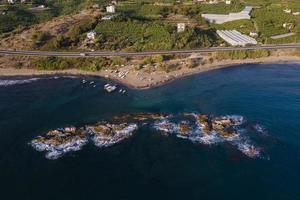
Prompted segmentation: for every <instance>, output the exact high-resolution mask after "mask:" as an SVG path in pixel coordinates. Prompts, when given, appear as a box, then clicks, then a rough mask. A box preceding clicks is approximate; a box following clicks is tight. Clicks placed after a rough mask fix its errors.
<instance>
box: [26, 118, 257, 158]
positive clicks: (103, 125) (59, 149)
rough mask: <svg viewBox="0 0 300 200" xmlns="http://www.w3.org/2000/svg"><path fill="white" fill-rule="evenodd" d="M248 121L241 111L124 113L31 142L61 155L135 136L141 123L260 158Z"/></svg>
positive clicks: (49, 153) (49, 155)
mask: <svg viewBox="0 0 300 200" xmlns="http://www.w3.org/2000/svg"><path fill="white" fill-rule="evenodd" d="M244 123H245V120H244V118H243V117H242V116H237V115H227V116H217V117H214V116H210V115H203V114H197V113H184V114H177V115H170V114H162V113H136V114H124V115H117V116H113V117H112V118H111V119H110V120H108V121H100V122H97V123H95V124H91V125H86V126H84V127H79V128H76V127H73V126H71V127H66V128H59V129H55V130H51V131H49V132H48V133H46V135H45V136H38V137H37V138H35V139H33V140H32V141H31V142H30V145H31V146H32V147H33V148H34V149H36V150H37V151H43V152H46V155H45V156H46V158H48V159H57V158H59V157H61V156H63V155H64V154H66V153H68V152H72V151H78V150H80V149H81V148H82V147H83V146H84V145H86V144H88V143H89V142H92V143H93V144H94V145H95V146H97V147H99V148H106V147H110V146H112V145H114V144H117V143H120V142H121V141H123V140H125V139H128V138H130V137H131V136H133V134H134V132H135V131H136V130H138V128H139V127H141V126H144V125H148V126H149V127H150V128H152V129H154V130H156V131H158V132H159V133H161V134H163V135H165V136H171V135H175V136H176V137H178V138H181V139H187V140H190V141H192V142H193V143H201V144H205V145H212V144H218V143H222V142H227V143H229V144H231V145H232V146H234V147H236V149H237V150H239V151H240V152H242V153H243V154H244V155H246V156H248V157H251V158H257V157H259V156H260V154H261V151H260V148H259V147H256V145H255V144H254V143H253V142H252V141H251V140H250V139H249V137H248V135H247V130H246V129H245V128H244V127H243V125H244ZM257 126H258V125H257V124H256V125H254V127H257ZM255 130H256V129H255ZM256 132H257V133H260V132H261V130H260V129H257V130H256Z"/></svg>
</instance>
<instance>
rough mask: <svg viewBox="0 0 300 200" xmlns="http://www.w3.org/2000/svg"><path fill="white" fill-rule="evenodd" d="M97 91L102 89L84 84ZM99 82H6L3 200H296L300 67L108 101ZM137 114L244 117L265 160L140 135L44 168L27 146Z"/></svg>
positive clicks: (241, 72) (0, 154)
mask: <svg viewBox="0 0 300 200" xmlns="http://www.w3.org/2000/svg"><path fill="white" fill-rule="evenodd" d="M82 79H86V80H88V81H94V82H95V84H96V87H91V85H89V84H82V82H81V81H82ZM107 82H109V81H107V80H104V79H100V78H96V77H62V76H60V77H53V76H42V77H10V78H8V77H1V76H0V192H1V193H0V195H1V199H26V200H27V199H28V200H35V199H49V200H50V199H51V200H54V199H64V200H67V199H70V200H77V199H80V200H81V199H109V200H127V199H128V200H140V199H149V200H150V199H151V200H153V199H164V200H166V199H189V200H193V199H195V200H200V199H210V200H214V199H228V200H232V199H243V200H248V199H249V200H250V199H251V200H252V199H264V200H281V199H282V200H298V199H300V64H268V65H264V64H257V65H243V66H239V67H230V68H226V69H220V70H214V71H210V72H205V73H201V74H197V75H193V76H190V77H186V78H183V79H180V80H176V81H174V82H171V83H169V84H167V85H164V86H160V87H157V88H153V89H147V90H135V89H129V88H126V87H123V86H119V87H121V88H125V89H127V91H128V92H127V94H126V95H123V94H120V93H118V92H115V93H111V94H109V93H107V92H104V90H103V85H104V84H106V83H107ZM137 112H151V113H152V112H153V113H156V112H164V113H172V114H176V113H185V112H196V113H203V114H210V115H215V116H219V115H241V116H243V117H244V118H245V119H246V120H247V121H248V122H249V124H256V123H258V124H260V125H261V126H262V127H264V128H265V130H266V132H265V134H261V135H258V136H257V135H251V133H248V137H249V138H251V141H252V142H253V143H254V144H255V145H257V146H259V147H260V148H261V151H262V156H261V157H259V158H249V157H247V156H245V155H244V154H242V153H241V152H240V151H238V150H237V149H236V148H235V147H234V146H232V145H230V144H228V143H226V142H224V143H218V144H213V145H205V144H196V143H192V142H191V141H188V140H183V139H179V138H177V137H165V136H163V135H161V134H160V133H159V132H158V131H156V130H153V129H152V128H150V127H142V128H141V129H139V130H138V131H137V133H135V134H134V136H133V137H132V138H130V139H127V140H124V141H122V142H121V143H119V144H116V145H114V146H112V147H109V148H104V149H99V148H97V147H96V146H94V145H91V144H88V145H86V146H84V147H83V149H82V150H81V151H77V152H71V153H68V154H66V155H65V156H63V157H62V158H59V159H57V160H48V159H46V158H45V155H44V153H42V152H37V151H35V150H34V149H33V148H32V147H31V146H30V145H28V143H29V142H30V141H31V140H32V139H33V138H35V137H36V136H38V135H43V134H44V133H46V132H47V131H48V130H51V129H55V128H57V127H64V126H68V125H75V126H82V125H85V124H88V123H94V122H97V121H99V120H104V119H108V118H110V117H112V116H114V115H116V114H124V113H137Z"/></svg>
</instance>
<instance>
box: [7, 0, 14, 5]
mask: <svg viewBox="0 0 300 200" xmlns="http://www.w3.org/2000/svg"><path fill="white" fill-rule="evenodd" d="M7 2H8V3H10V4H14V3H15V2H16V0H7Z"/></svg>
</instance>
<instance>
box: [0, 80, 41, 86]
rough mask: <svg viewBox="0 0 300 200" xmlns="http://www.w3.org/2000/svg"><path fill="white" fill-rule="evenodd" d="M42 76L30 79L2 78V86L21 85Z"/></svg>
mask: <svg viewBox="0 0 300 200" xmlns="http://www.w3.org/2000/svg"><path fill="white" fill-rule="evenodd" d="M40 79H41V78H30V79H22V80H17V79H16V80H1V79H0V86H4V87H7V86H12V85H21V84H26V83H31V82H34V81H38V80H40Z"/></svg>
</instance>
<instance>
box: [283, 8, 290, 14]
mask: <svg viewBox="0 0 300 200" xmlns="http://www.w3.org/2000/svg"><path fill="white" fill-rule="evenodd" d="M283 12H285V13H291V12H292V10H291V9H288V8H286V9H284V10H283Z"/></svg>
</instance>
